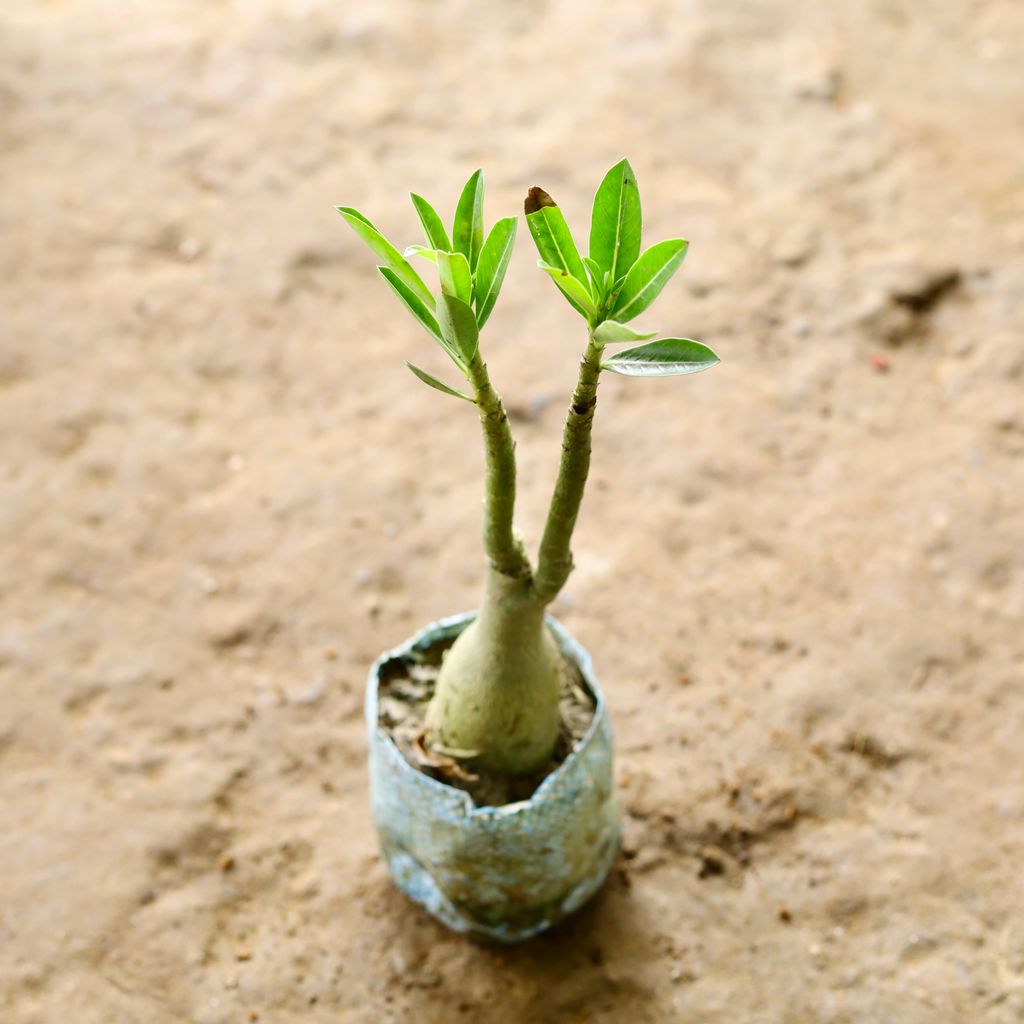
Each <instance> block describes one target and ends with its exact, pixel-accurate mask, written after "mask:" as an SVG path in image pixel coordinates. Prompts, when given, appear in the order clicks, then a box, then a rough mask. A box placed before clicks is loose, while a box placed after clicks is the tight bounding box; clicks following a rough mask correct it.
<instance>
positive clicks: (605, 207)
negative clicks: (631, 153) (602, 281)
mask: <svg viewBox="0 0 1024 1024" xmlns="http://www.w3.org/2000/svg"><path fill="white" fill-rule="evenodd" d="M640 231H641V215H640V190H639V189H638V188H637V185H636V175H635V174H634V173H633V168H632V167H630V166H629V161H628V160H620V161H619V162H618V163H617V164H616V165H615V166H614V167H613V168H612V169H611V170H610V171H609V172H608V173H607V174H606V175H605V176H604V181H602V182H601V184H600V186H599V187H598V190H597V193H596V194H595V195H594V211H593V213H592V215H591V218H590V255H591V257H593V259H594V260H596V261H597V263H598V264H599V265H600V266H601V268H602V269H604V270H608V271H611V275H612V280H613V281H615V280H617V279H618V278H620V277H622V275H623V274H625V273H626V271H627V270H629V268H630V267H631V266H633V264H634V263H636V258H637V256H639V255H640Z"/></svg>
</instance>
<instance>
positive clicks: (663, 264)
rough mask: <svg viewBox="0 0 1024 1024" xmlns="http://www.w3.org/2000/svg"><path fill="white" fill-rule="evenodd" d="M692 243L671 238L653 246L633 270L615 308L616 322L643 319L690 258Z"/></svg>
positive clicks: (621, 290) (625, 282)
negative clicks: (687, 254)
mask: <svg viewBox="0 0 1024 1024" xmlns="http://www.w3.org/2000/svg"><path fill="white" fill-rule="evenodd" d="M688 246H689V242H686V241H685V240H683V239H682V238H670V239H669V240H668V241H665V242H658V244H657V245H652V246H651V247H650V249H648V250H647V251H646V252H645V253H644V254H643V255H642V256H641V257H640V259H638V260H637V261H636V263H634V264H633V266H632V267H631V268H630V270H629V273H628V274H627V275H626V280H625V281H623V282H622V288H621V289H620V291H619V294H618V297H617V298H616V299H615V302H614V304H613V305H612V310H611V316H610V318H611V319H612V320H618V321H619V322H620V323H625V322H626V321H627V320H632V319H633V317H635V316H639V315H640V314H641V313H642V312H643V311H644V310H645V309H646V308H647V307H648V306H649V305H650V304H651V303H652V302H653V301H654V300H655V299H656V298H657V297H658V295H659V293H660V292H661V289H662V288H664V287H665V285H666V283H667V282H668V279H669V278H670V277H671V276H672V275H673V274H674V273H675V272H676V269H677V268H678V267H679V264H680V263H682V262H683V257H684V256H686V250H687V248H688Z"/></svg>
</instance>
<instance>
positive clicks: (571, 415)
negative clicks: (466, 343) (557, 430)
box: [534, 331, 604, 605]
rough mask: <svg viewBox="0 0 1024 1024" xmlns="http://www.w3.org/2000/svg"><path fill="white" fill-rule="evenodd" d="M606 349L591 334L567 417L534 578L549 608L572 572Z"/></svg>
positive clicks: (542, 599) (540, 595) (540, 596)
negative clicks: (574, 531)
mask: <svg viewBox="0 0 1024 1024" xmlns="http://www.w3.org/2000/svg"><path fill="white" fill-rule="evenodd" d="M603 348H604V346H603V345H602V344H601V343H600V342H598V341H595V340H594V334H593V331H591V332H590V339H589V341H588V343H587V350H586V352H585V353H584V354H583V359H582V360H581V361H580V374H579V379H578V380H577V382H576V390H575V391H574V392H573V395H572V403H571V404H570V406H569V412H568V413H567V415H566V418H565V430H564V433H563V435H562V459H561V462H560V464H559V467H558V479H557V481H556V483H555V493H554V495H553V496H552V498H551V505H550V508H549V509H548V518H547V522H546V523H545V525H544V535H543V537H542V538H541V542H540V555H539V558H538V563H537V571H536V573H535V575H534V591H535V593H536V595H537V598H538V599H539V600H540V601H541V602H542V603H544V604H545V605H546V604H548V603H549V602H551V601H553V600H554V599H555V597H557V596H558V592H559V591H560V590H561V589H562V587H563V586H565V581H566V580H567V579H568V578H569V573H571V572H572V566H573V563H572V549H571V547H570V543H571V541H572V532H573V529H574V528H575V526H576V517H577V515H579V511H580V504H581V502H582V501H583V491H584V488H585V487H586V483H587V473H588V472H589V470H590V434H591V427H592V425H593V422H594V410H595V408H596V407H597V384H598V379H599V378H600V376H601V352H602V350H603Z"/></svg>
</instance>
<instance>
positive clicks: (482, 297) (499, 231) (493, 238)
mask: <svg viewBox="0 0 1024 1024" xmlns="http://www.w3.org/2000/svg"><path fill="white" fill-rule="evenodd" d="M515 241H516V218H515V217H505V218H504V219H503V220H499V221H498V222H497V223H496V224H495V225H494V227H493V228H491V233H490V234H489V235H488V236H487V241H486V242H484V247H483V248H482V249H481V250H480V260H479V262H478V263H477V265H476V296H475V298H476V322H477V325H478V326H480V327H483V325H484V324H485V323H486V322H487V318H488V317H489V316H490V315H491V310H492V309H494V303H495V302H497V301H498V292H499V291H501V283H502V281H504V280H505V271H506V270H507V269H508V261H509V260H510V259H511V258H512V247H513V246H514V245H515Z"/></svg>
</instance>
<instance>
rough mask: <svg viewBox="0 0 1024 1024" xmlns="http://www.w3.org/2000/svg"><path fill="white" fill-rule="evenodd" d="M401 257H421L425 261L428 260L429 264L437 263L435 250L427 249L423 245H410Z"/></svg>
mask: <svg viewBox="0 0 1024 1024" xmlns="http://www.w3.org/2000/svg"><path fill="white" fill-rule="evenodd" d="M402 255H403V256H405V257H406V258H407V259H408V257H410V256H422V257H423V258H424V259H425V260H430V262H431V263H436V262H437V250H436V249H428V248H427V247H426V246H425V245H410V246H408V247H407V248H406V250H405V252H403V253H402Z"/></svg>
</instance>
